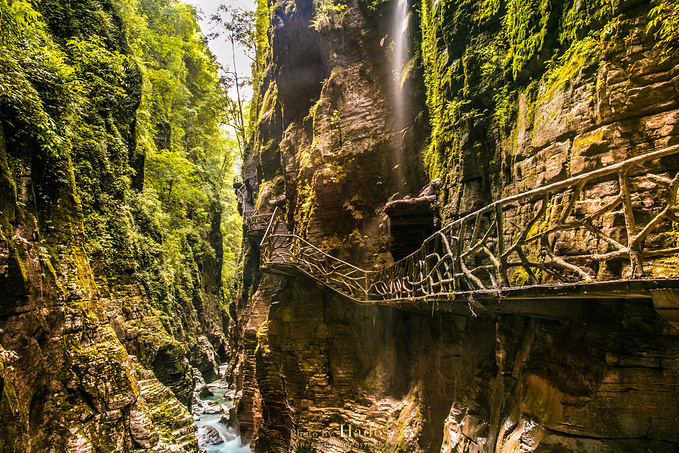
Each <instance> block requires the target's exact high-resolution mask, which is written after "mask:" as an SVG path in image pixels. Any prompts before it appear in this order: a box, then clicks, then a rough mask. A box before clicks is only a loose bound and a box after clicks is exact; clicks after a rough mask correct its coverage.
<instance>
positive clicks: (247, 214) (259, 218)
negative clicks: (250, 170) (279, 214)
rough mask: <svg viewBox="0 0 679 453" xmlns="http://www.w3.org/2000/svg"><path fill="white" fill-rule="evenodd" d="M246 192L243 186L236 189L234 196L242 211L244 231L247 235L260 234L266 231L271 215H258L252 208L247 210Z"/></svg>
mask: <svg viewBox="0 0 679 453" xmlns="http://www.w3.org/2000/svg"><path fill="white" fill-rule="evenodd" d="M246 190H247V189H246V188H245V185H244V184H243V185H242V186H240V187H239V188H238V189H236V196H238V198H239V200H240V203H241V206H242V209H243V222H244V223H245V227H246V231H247V232H248V233H254V232H261V231H263V230H265V229H266V226H267V225H268V223H269V220H270V219H271V214H259V213H257V211H256V210H255V209H254V208H250V209H248V203H247V197H246V194H245V192H246Z"/></svg>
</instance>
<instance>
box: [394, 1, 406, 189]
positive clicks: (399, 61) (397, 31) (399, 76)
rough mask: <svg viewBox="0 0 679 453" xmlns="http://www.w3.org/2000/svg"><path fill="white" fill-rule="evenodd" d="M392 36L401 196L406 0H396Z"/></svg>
mask: <svg viewBox="0 0 679 453" xmlns="http://www.w3.org/2000/svg"><path fill="white" fill-rule="evenodd" d="M391 30H392V36H393V39H394V48H393V49H394V53H393V59H392V64H391V65H392V79H391V90H392V94H393V98H392V99H393V109H394V125H395V141H394V162H395V167H394V171H395V177H396V180H397V187H398V190H399V192H400V194H401V196H404V195H406V193H405V173H404V170H405V164H406V163H405V160H404V149H403V148H404V146H405V142H404V139H403V138H404V132H405V128H406V110H407V106H406V93H405V90H404V81H405V79H406V77H407V74H404V69H405V67H406V62H407V57H408V0H398V4H397V6H396V10H395V11H394V16H393V19H392V23H391Z"/></svg>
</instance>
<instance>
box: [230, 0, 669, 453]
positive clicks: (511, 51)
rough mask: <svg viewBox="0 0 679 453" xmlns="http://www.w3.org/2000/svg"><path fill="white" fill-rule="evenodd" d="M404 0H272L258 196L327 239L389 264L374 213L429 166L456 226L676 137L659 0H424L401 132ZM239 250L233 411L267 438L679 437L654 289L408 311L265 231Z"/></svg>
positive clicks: (641, 445) (592, 443) (363, 446)
mask: <svg viewBox="0 0 679 453" xmlns="http://www.w3.org/2000/svg"><path fill="white" fill-rule="evenodd" d="M395 3H396V2H379V1H378V2H371V3H364V2H361V1H351V0H350V1H348V2H313V3H312V2H305V1H286V2H269V4H268V7H267V8H264V7H263V6H262V5H261V4H260V10H259V14H260V15H269V17H270V18H271V27H270V30H269V46H270V47H269V48H268V49H267V50H268V67H267V69H266V72H265V73H264V77H263V84H262V86H261V99H262V102H261V109H260V110H259V119H258V122H259V126H258V129H257V132H256V136H255V137H254V139H253V142H252V146H251V149H250V154H249V157H248V160H247V164H246V165H245V168H244V178H245V183H246V187H247V188H248V192H247V196H248V197H249V200H250V201H251V202H252V203H253V204H254V205H256V207H257V209H258V211H259V212H260V213H266V212H272V211H273V209H274V207H278V208H279V210H283V211H284V212H285V218H286V220H287V227H288V229H289V231H291V232H295V233H296V234H297V235H300V236H303V237H305V238H306V239H307V240H308V241H309V242H311V243H313V244H315V245H317V246H319V247H320V248H322V249H323V250H325V251H326V252H328V253H331V254H334V255H335V256H338V257H340V258H342V259H344V260H345V261H350V262H352V263H354V264H358V265H360V266H362V267H363V268H365V269H370V268H372V267H373V266H375V267H379V266H383V265H385V264H387V263H389V262H390V261H391V257H390V255H389V253H388V251H389V250H388V246H389V238H388V237H387V229H386V227H385V219H384V217H383V215H382V212H381V211H382V209H383V208H384V206H385V204H386V203H387V201H388V200H389V199H390V197H391V196H392V195H393V194H395V193H396V192H399V194H398V197H401V196H403V195H404V194H410V195H416V194H417V192H418V190H419V188H420V187H422V186H423V183H424V182H425V181H426V180H427V178H426V176H425V173H426V172H428V173H429V175H428V176H429V177H432V178H433V177H440V178H441V181H442V186H441V188H440V190H439V209H440V214H441V217H442V221H443V222H445V221H446V220H450V219H454V218H456V217H457V216H459V215H461V214H464V213H467V212H471V211H473V210H475V209H478V208H480V207H483V206H484V205H486V204H488V203H489V202H491V201H494V200H497V199H500V198H502V197H504V196H507V195H511V194H515V193H519V192H523V191H526V190H530V189H533V188H536V187H540V186H542V185H544V184H547V183H550V182H554V181H558V180H563V179H565V178H567V177H570V176H574V175H578V174H582V173H584V172H588V171H591V170H593V169H596V168H601V167H603V166H605V165H609V164H611V163H613V162H618V161H621V160H624V159H626V158H628V157H631V156H636V155H640V154H644V153H646V152H649V151H652V150H656V149H661V148H663V147H665V146H667V145H672V144H675V143H677V134H678V132H677V128H676V124H677V112H678V110H677V109H678V108H679V104H678V103H677V100H678V97H677V96H678V94H679V93H678V91H677V90H678V85H677V80H679V72H677V71H679V67H675V65H674V63H675V60H672V59H671V58H670V59H666V58H663V56H662V55H661V51H662V48H661V47H659V46H658V43H657V41H656V39H655V37H654V35H653V33H654V31H653V30H654V29H650V30H649V28H648V17H649V12H650V10H651V8H652V7H653V5H652V4H650V3H648V2H644V1H627V2H619V3H614V4H609V3H608V2H596V1H590V2H576V3H571V2H554V1H552V2H524V1H518V2H512V3H510V4H504V3H502V2H477V3H473V2H471V3H470V2H459V1H445V0H444V1H441V2H436V3H433V4H432V3H429V2H417V3H415V2H411V3H410V9H411V14H410V15H409V19H408V20H409V25H410V34H409V40H410V43H411V49H417V51H416V52H414V53H415V55H414V57H413V60H412V61H411V63H410V64H408V65H407V66H406V67H407V73H406V74H404V76H403V80H405V81H406V82H407V83H409V84H410V86H411V87H412V88H411V91H412V96H410V98H409V99H410V101H409V104H408V105H407V106H406V113H407V114H406V115H405V116H406V117H407V118H408V120H407V126H408V127H407V128H406V129H405V131H404V132H405V133H402V131H401V130H400V129H399V128H398V127H397V125H396V124H395V121H396V120H395V118H396V117H397V115H396V114H395V113H396V112H395V111H394V105H393V104H391V100H392V98H393V96H392V94H391V93H392V91H390V88H389V86H390V81H391V78H392V74H391V73H390V69H389V68H390V58H392V53H391V50H390V47H391V41H392V40H393V39H394V37H393V34H394V33H395V32H394V31H393V29H391V28H389V24H388V23H389V18H390V17H391V16H392V14H393V10H394V8H396V4H395ZM665 50H666V51H667V48H666V49H665ZM669 51H670V53H671V52H672V51H673V50H672V48H670V49H669ZM425 92H426V96H425V95H424V94H423V93H425ZM425 104H426V105H425ZM399 136H402V137H405V148H404V150H405V151H404V153H405V156H404V160H403V162H404V164H403V165H405V166H407V171H405V172H403V173H400V176H399V172H397V171H395V167H396V165H398V162H397V161H396V159H397V158H396V157H395V156H398V150H396V149H395V148H396V147H397V146H398V144H399V143H400V142H399ZM662 165H665V166H666V168H668V169H670V168H676V165H677V162H675V161H674V160H673V159H668V160H666V161H664V162H663V163H662ZM401 178H403V179H405V180H406V184H405V185H404V184H403V181H402V180H401ZM652 205H653V202H652V201H651V202H650V204H648V205H646V206H645V207H643V206H640V208H639V209H642V210H643V209H648V210H649V211H651V210H652V209H653V207H652ZM246 251H247V252H246V258H245V266H244V268H245V271H244V287H243V294H242V295H241V298H240V300H239V301H238V303H237V305H236V306H235V309H234V318H235V324H234V326H233V328H232V331H231V333H232V336H233V338H234V344H236V345H237V350H236V355H235V360H234V364H233V365H234V368H233V370H232V372H233V373H234V376H236V377H237V382H238V386H239V391H240V394H239V399H238V403H237V406H236V409H235V411H234V412H235V413H237V416H238V422H239V424H240V429H241V433H242V434H243V435H244V436H246V437H248V438H251V439H252V440H253V442H254V445H255V446H256V450H257V451H287V450H286V448H290V449H291V451H300V452H301V451H312V450H313V449H314V448H315V449H316V450H314V451H393V452H397V451H403V452H405V451H407V452H417V451H423V452H432V451H439V450H440V451H445V452H451V451H456V452H476V451H503V452H510V451H611V452H612V451H674V450H676V445H677V441H679V432H677V429H676V427H675V426H674V422H673V420H676V418H677V416H679V413H678V412H677V409H676V408H677V403H678V402H679V391H678V390H679V389H678V388H677V387H676V385H675V383H676V378H677V374H678V373H679V368H678V365H677V360H676V358H677V348H678V347H679V333H678V332H677V331H676V330H675V329H674V328H673V327H672V326H671V325H670V324H669V323H668V322H667V321H665V320H664V319H663V318H661V317H660V316H659V315H658V314H657V313H656V312H655V311H654V309H653V306H652V303H651V302H650V301H647V300H628V301H625V300H605V301H600V300H599V301H596V302H593V303H592V304H591V306H589V309H588V310H587V312H586V314H585V316H584V317H583V318H582V319H579V320H562V321H559V320H546V319H536V318H530V317H522V316H515V315H497V316H495V317H489V316H488V317H462V316H454V315H450V314H442V313H439V312H438V311H437V310H436V307H435V306H432V307H431V311H428V312H406V311H399V310H396V309H391V308H385V307H370V306H364V305H358V304H355V303H352V302H350V301H348V300H346V299H343V298H342V297H340V296H337V295H335V294H333V293H330V292H328V291H327V290H324V289H323V287H322V286H321V285H320V284H316V283H315V282H314V281H313V280H310V279H307V278H305V277H303V276H298V277H294V278H293V277H289V278H288V277H279V276H273V275H269V274H262V273H261V272H260V271H259V269H258V255H259V249H258V241H257V240H256V239H251V240H250V241H249V243H248V244H247V247H246ZM669 272H670V274H672V275H676V273H673V272H674V270H672V269H670V271H669ZM349 426H352V427H353V430H354V431H353V432H354V434H355V433H356V430H359V433H360V434H358V435H355V436H349V435H348V434H347V430H348V427H349ZM366 429H367V430H368V431H367V433H366V431H365V430H366ZM314 436H316V437H314Z"/></svg>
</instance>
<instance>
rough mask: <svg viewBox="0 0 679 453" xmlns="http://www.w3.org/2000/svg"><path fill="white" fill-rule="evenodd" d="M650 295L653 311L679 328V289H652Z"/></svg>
mask: <svg viewBox="0 0 679 453" xmlns="http://www.w3.org/2000/svg"><path fill="white" fill-rule="evenodd" d="M651 297H652V298H653V307H654V308H655V311H656V312H658V314H659V315H660V316H661V317H662V318H663V319H665V321H667V322H669V323H670V324H672V326H674V328H675V329H677V330H679V289H652V290H651Z"/></svg>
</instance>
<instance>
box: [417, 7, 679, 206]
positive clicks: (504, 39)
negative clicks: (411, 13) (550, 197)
mask: <svg viewBox="0 0 679 453" xmlns="http://www.w3.org/2000/svg"><path fill="white" fill-rule="evenodd" d="M675 3H676V2H669V1H662V2H659V3H658V4H657V6H655V7H651V5H650V4H645V5H643V8H646V11H647V16H648V18H649V22H648V27H647V32H648V34H649V37H654V38H655V41H656V43H657V45H656V47H657V48H659V49H660V50H661V51H662V52H663V53H664V54H665V55H666V57H667V56H669V55H671V54H673V52H676V50H677V48H678V46H677V37H678V36H679V32H678V31H677V30H679V26H678V25H677V24H679V19H678V18H679V9H678V7H677V6H676V4H675ZM618 6H619V2H618V1H616V0H578V1H571V0H562V1H555V0H551V1H548V0H512V1H508V2H500V1H496V0H484V1H478V2H476V1H468V0H463V1H458V0H441V1H438V2H429V1H422V2H420V3H419V8H420V16H421V28H422V41H421V46H420V50H421V58H422V62H423V66H424V71H425V79H426V80H425V85H426V89H427V103H428V110H429V117H430V127H431V135H430V137H431V140H430V142H429V146H428V149H427V151H426V152H425V156H424V160H425V164H426V166H427V168H428V170H429V173H430V176H431V177H439V176H440V177H445V178H448V179H449V180H448V181H447V183H446V185H448V186H449V187H456V186H458V187H460V186H461V183H460V181H459V180H456V179H455V178H457V177H458V176H459V172H458V169H459V168H461V161H460V159H462V152H461V150H462V149H467V150H474V151H472V154H475V156H476V158H478V159H479V160H480V161H482V160H483V159H487V160H488V162H486V164H487V165H493V162H491V161H492V160H494V165H497V166H499V165H500V162H501V161H504V160H505V159H506V158H507V159H511V156H512V155H513V154H514V153H516V149H515V148H516V141H517V140H516V138H517V137H516V134H517V130H518V128H517V119H518V114H519V112H518V110H519V104H520V101H519V100H520V99H523V100H524V101H523V102H525V104H526V106H527V112H526V118H525V120H526V122H527V124H528V125H529V126H528V127H529V128H530V125H531V124H532V123H533V120H534V113H535V106H536V104H537V103H538V102H540V101H541V100H543V101H544V100H545V99H547V98H549V96H550V95H551V94H552V93H553V92H554V90H556V89H560V88H563V87H564V86H565V85H566V84H568V83H570V81H573V80H575V79H577V77H578V74H579V73H580V72H581V71H582V70H583V68H587V67H590V68H591V69H592V70H596V68H597V67H598V65H599V62H600V61H603V59H605V58H606V55H612V54H613V53H615V52H616V47H617V48H618V49H619V48H620V46H624V45H626V44H625V43H628V42H629V40H630V39H632V36H633V35H634V36H637V38H636V39H639V38H638V37H639V36H640V35H639V32H642V31H643V27H641V28H640V27H639V26H638V24H635V23H633V22H632V21H631V20H628V19H627V16H626V14H627V12H626V10H624V8H622V9H621V8H619V7H618ZM491 142H492V143H491ZM495 147H498V149H495ZM500 148H501V149H500ZM467 158H469V157H467ZM450 196H453V197H454V196H460V194H457V195H455V194H452V195H450ZM447 202H451V200H448V201H447Z"/></svg>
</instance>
